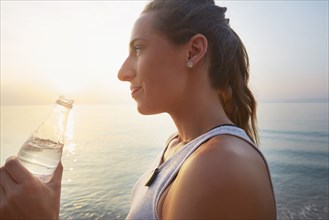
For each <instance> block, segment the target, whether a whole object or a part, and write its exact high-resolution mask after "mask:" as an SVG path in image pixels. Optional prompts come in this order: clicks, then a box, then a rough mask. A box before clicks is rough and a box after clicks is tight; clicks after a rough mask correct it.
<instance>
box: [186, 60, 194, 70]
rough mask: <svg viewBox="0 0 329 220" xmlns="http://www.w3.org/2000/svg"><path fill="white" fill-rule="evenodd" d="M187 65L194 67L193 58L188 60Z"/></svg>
mask: <svg viewBox="0 0 329 220" xmlns="http://www.w3.org/2000/svg"><path fill="white" fill-rule="evenodd" d="M186 65H187V67H188V68H190V69H191V68H192V67H193V62H192V61H191V60H189V61H187V63H186Z"/></svg>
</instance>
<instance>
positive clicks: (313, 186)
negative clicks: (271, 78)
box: [1, 102, 329, 220]
mask: <svg viewBox="0 0 329 220" xmlns="http://www.w3.org/2000/svg"><path fill="white" fill-rule="evenodd" d="M51 110H52V106H50V105H33V106H2V107H1V165H3V164H4V162H5V159H6V158H7V157H8V156H10V155H16V154H17V153H18V150H19V148H20V146H21V145H22V143H24V142H25V140H26V139H27V138H28V136H29V135H30V134H31V133H32V132H33V131H34V130H35V129H36V128H37V126H38V125H39V124H40V123H41V122H42V121H43V120H44V119H45V117H46V116H47V114H48V113H49V112H50V111H51ZM258 123H259V128H260V141H261V144H260V149H261V151H262V152H263V154H264V155H265V157H266V158H267V161H268V163H269V166H270V170H271V175H272V180H273V185H274V190H275V195H276V201H277V215H278V219H328V218H329V216H328V215H329V214H328V209H329V208H328V207H329V202H328V200H329V193H328V190H329V188H328V183H329V181H328V175H329V174H328V173H329V170H328V169H329V157H328V138H329V134H328V131H329V129H328V102H313V103H311V102H309V103H260V104H259V108H258ZM67 131H68V132H67V143H66V145H65V147H64V152H63V157H62V162H63V165H64V173H63V181H62V196H61V212H60V218H61V219H106V220H107V219H125V217H126V215H127V212H128V210H129V200H130V192H131V190H132V187H133V185H134V183H135V181H136V180H137V178H138V177H139V176H140V175H141V174H142V173H143V172H144V171H145V170H146V168H147V167H148V165H149V164H150V163H151V161H152V160H153V159H154V157H155V156H156V155H158V153H159V152H160V151H161V149H163V147H164V143H165V142H166V140H167V138H168V136H169V135H171V134H172V133H174V132H175V127H174V125H173V123H172V122H171V120H170V117H169V116H168V115H166V114H161V115H155V116H142V115H139V114H138V113H137V111H136V107H135V106H134V105H128V104H127V105H76V106H75V107H74V108H73V111H72V112H71V115H70V120H69V124H68V130H67Z"/></svg>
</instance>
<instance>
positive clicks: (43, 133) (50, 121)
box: [17, 96, 74, 183]
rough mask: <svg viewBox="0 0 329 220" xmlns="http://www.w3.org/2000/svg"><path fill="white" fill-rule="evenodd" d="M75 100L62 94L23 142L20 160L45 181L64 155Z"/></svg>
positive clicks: (49, 178)
mask: <svg viewBox="0 0 329 220" xmlns="http://www.w3.org/2000/svg"><path fill="white" fill-rule="evenodd" d="M73 102H74V101H73V100H70V99H67V98H65V97H64V96H60V97H59V98H58V100H57V101H56V105H55V107H54V109H53V111H52V112H51V113H50V115H49V116H48V117H47V118H46V120H44V121H43V123H42V124H41V125H40V126H39V128H37V130H36V131H35V132H34V133H33V134H32V135H31V136H30V137H29V139H28V140H27V141H26V142H25V143H24V144H23V146H22V147H21V149H20V151H19V153H18V156H17V158H18V160H19V161H20V162H21V164H22V165H23V166H24V167H26V168H27V169H28V170H29V171H30V172H31V173H33V174H34V175H35V176H37V177H39V179H40V180H41V181H43V182H45V183H46V182H49V181H50V180H51V178H52V176H53V173H54V171H55V169H56V167H57V166H58V163H59V162H60V160H61V157H62V150H63V146H64V139H65V127H66V123H67V118H68V115H69V112H70V110H71V108H72V105H73Z"/></svg>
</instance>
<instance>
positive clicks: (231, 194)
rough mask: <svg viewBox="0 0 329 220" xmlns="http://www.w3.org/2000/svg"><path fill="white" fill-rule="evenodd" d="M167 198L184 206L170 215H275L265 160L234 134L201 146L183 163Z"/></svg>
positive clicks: (258, 216)
mask: <svg viewBox="0 0 329 220" xmlns="http://www.w3.org/2000/svg"><path fill="white" fill-rule="evenodd" d="M167 197H168V201H169V200H171V201H170V203H171V206H173V207H174V206H176V207H180V208H179V209H178V208H177V209H167V211H169V212H168V213H169V214H172V215H174V216H168V217H174V218H176V217H177V218H189V217H193V216H199V217H200V218H217V219H220V218H224V219H225V218H242V219H243V218H253V219H257V218H260V219H261V218H267V219H270V218H271V217H273V218H274V216H275V214H274V213H273V212H274V210H273V209H274V207H275V206H274V198H273V195H272V188H271V183H270V179H269V174H268V170H267V168H266V164H265V161H264V159H263V158H262V156H261V155H260V154H259V153H258V152H257V151H256V150H255V149H254V148H253V147H252V146H250V145H249V144H248V143H247V142H245V141H243V140H241V139H239V138H236V137H233V136H230V135H221V136H216V137H214V138H212V139H210V140H209V141H208V142H206V143H204V144H203V145H202V146H200V148H199V149H198V150H197V151H196V152H194V153H193V154H192V155H191V156H190V157H189V158H188V159H187V160H186V162H185V163H184V165H183V166H182V168H181V170H180V172H179V174H178V175H177V178H176V179H175V181H174V182H173V184H172V186H171V188H170V190H169V192H168V195H167ZM260 207H262V208H260ZM167 208H168V207H167ZM176 210H180V211H176ZM191 210H193V211H191ZM194 218H195V217H194Z"/></svg>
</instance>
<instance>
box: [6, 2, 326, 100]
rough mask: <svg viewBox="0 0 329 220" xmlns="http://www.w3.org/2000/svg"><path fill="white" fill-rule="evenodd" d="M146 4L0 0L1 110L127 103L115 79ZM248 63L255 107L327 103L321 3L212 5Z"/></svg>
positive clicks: (122, 87)
mask: <svg viewBox="0 0 329 220" xmlns="http://www.w3.org/2000/svg"><path fill="white" fill-rule="evenodd" d="M146 3H147V1H56V0H53V1H4V0H1V105H11V104H47V103H51V102H53V101H54V100H55V99H56V98H57V97H58V96H59V95H61V94H63V95H66V96H68V97H71V98H74V99H75V100H76V102H77V103H82V104H83V103H99V104H102V103H130V102H133V101H132V100H131V98H130V91H129V84H128V83H123V82H120V81H119V80H118V79H117V71H118V69H119V67H120V65H121V63H122V62H123V61H124V59H125V57H126V55H127V54H128V43H129V39H130V31H131V29H132V26H133V24H134V21H135V20H136V18H137V17H138V16H139V13H140V12H141V10H142V9H143V7H144V6H145V4H146ZM216 4H218V5H220V6H226V7H227V8H228V10H227V17H228V18H229V19H230V23H231V26H232V28H233V29H234V30H235V31H236V32H237V33H238V34H239V35H240V37H241V38H242V40H243V41H244V44H245V46H246V48H247V50H248V52H249V57H250V62H251V81H250V85H251V88H252V89H253V91H254V93H255V95H256V98H257V99H258V100H264V101H267V100H268V101H271V100H301V99H307V100H310V99H328V59H329V58H328V1H216Z"/></svg>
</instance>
